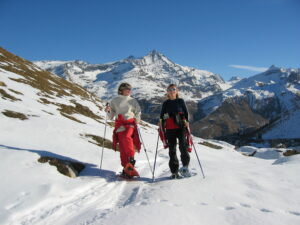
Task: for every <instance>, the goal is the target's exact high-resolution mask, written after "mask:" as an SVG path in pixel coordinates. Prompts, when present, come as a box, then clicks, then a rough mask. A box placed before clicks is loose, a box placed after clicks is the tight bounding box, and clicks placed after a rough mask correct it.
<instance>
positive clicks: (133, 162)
mask: <svg viewBox="0 0 300 225" xmlns="http://www.w3.org/2000/svg"><path fill="white" fill-rule="evenodd" d="M129 162H130V163H131V164H132V165H133V166H134V165H135V160H134V158H133V157H130V158H129Z"/></svg>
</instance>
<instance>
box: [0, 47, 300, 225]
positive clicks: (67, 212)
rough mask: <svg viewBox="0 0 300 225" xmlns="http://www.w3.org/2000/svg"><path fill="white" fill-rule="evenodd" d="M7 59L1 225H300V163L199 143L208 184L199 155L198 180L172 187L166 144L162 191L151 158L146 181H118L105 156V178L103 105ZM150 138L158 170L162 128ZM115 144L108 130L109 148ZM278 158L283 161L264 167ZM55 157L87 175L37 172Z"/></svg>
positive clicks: (144, 130) (1, 84)
mask: <svg viewBox="0 0 300 225" xmlns="http://www.w3.org/2000/svg"><path fill="white" fill-rule="evenodd" d="M0 51H1V52H0V60H1V61H0V62H1V66H0V67H1V69H0V89H1V92H0V97H1V98H0V124H1V130H0V158H1V163H0V171H1V172H0V173H1V183H0V187H1V192H0V209H1V210H0V224H3V225H4V224H5V225H7V224H8V225H15V224H30V225H31V224H43V225H46V224H49V225H52V224H57V225H65V224H72V225H79V224H92V225H99V224H105V225H110V224H112V225H115V224H124V225H127V224H128V225H135V224H138V225H148V224H164V225H169V224H170V225H171V224H172V225H174V224H190V225H198V224H203V225H220V224H222V225H227V224H228V225H240V224H248V225H265V224H276V225H286V224H290V225H297V224H299V223H300V203H299V201H298V199H299V198H300V191H299V190H300V189H299V187H300V181H299V179H298V171H299V169H300V163H299V162H300V158H299V155H295V156H290V157H283V156H282V155H281V154H279V153H278V152H277V151H276V150H277V149H262V150H261V151H260V152H262V153H261V154H260V155H261V156H262V157H245V156H243V155H242V154H240V153H239V152H238V151H235V150H234V147H233V146H232V145H229V144H227V143H225V142H221V141H213V140H210V141H205V140H203V139H200V138H194V143H195V147H196V149H197V152H198V155H199V157H200V160H201V163H202V166H203V169H204V173H205V175H206V178H205V179H203V178H202V174H201V170H200V168H199V164H198V161H197V159H196V157H195V153H194V152H192V153H191V163H190V169H191V171H192V172H193V173H197V175H196V176H193V177H191V178H188V179H182V180H169V179H168V176H169V175H170V172H169V169H168V152H167V150H165V149H163V147H162V144H161V143H159V146H158V158H157V165H156V170H155V177H156V180H155V182H151V181H152V180H151V178H152V174H151V172H150V169H149V166H148V162H147V159H146V155H145V152H144V149H142V151H141V153H140V154H137V155H136V159H137V163H136V166H137V169H138V170H139V172H140V175H141V179H140V180H139V181H133V182H126V181H120V180H117V179H116V178H115V172H119V171H121V169H122V168H121V166H120V163H119V161H120V160H119V153H118V152H114V151H112V150H111V149H107V148H104V160H103V165H102V170H101V171H100V170H99V162H100V156H101V147H99V146H97V145H95V144H93V140H89V139H87V138H86V136H85V134H93V135H98V136H102V137H103V134H104V116H105V114H104V112H103V111H102V109H101V106H102V103H101V102H99V101H97V99H96V98H95V97H93V96H92V95H90V94H89V93H87V92H85V91H84V90H82V89H80V88H79V87H78V86H76V85H73V84H71V83H68V82H66V83H64V81H63V80H62V79H60V78H56V77H55V76H53V75H51V74H49V73H46V72H44V71H40V70H39V69H38V68H37V67H35V66H34V65H32V64H31V63H29V62H28V61H25V60H22V59H20V58H18V57H15V56H13V55H11V54H9V53H8V52H6V51H4V50H3V49H0ZM3 65H5V66H3ZM28 72H30V73H28ZM60 85H63V86H60ZM77 88H78V89H77ZM62 90H64V91H65V92H62ZM80 90H82V92H81V91H80ZM41 99H44V100H41ZM45 99H46V100H45ZM47 101H49V102H52V103H49V102H47ZM63 105H64V106H63ZM67 105H69V106H73V107H67ZM79 105H81V106H79ZM83 106H86V107H87V108H84V107H83ZM67 109H68V110H67ZM70 109H72V110H70ZM76 109H77V111H76ZM87 109H89V110H90V111H88V110H87ZM8 111H14V112H17V113H22V114H23V115H24V116H26V117H27V119H25V120H22V119H24V117H23V116H20V114H16V113H15V114H13V113H6V112H8ZM3 113H4V114H3ZM13 115H14V116H16V117H11V116H13ZM140 130H141V134H142V137H143V140H144V141H145V146H146V148H147V153H148V156H149V159H150V163H151V165H153V162H154V156H155V148H156V141H157V137H158V136H157V127H156V126H153V125H149V124H145V125H144V126H140ZM111 136H112V127H110V126H107V133H106V138H111ZM207 146H209V147H207ZM217 148H221V149H218V150H217ZM281 150H284V149H281ZM270 151H273V152H277V154H273V155H272V157H269V156H268V157H267V156H266V157H264V154H263V152H270ZM262 154H263V155H262ZM45 155H47V156H55V157H58V158H67V159H72V160H77V161H81V162H83V163H85V165H86V168H85V169H84V170H83V171H82V172H81V174H80V176H79V177H77V178H75V179H72V178H69V177H66V176H63V175H61V174H60V173H58V172H57V170H56V168H55V167H52V166H50V165H49V164H41V163H39V162H37V159H38V158H39V156H45ZM258 156H259V155H258Z"/></svg>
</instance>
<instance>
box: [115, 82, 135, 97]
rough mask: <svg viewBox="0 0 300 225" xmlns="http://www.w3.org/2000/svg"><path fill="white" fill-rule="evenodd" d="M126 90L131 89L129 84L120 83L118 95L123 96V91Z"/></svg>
mask: <svg viewBox="0 0 300 225" xmlns="http://www.w3.org/2000/svg"><path fill="white" fill-rule="evenodd" d="M128 88H130V89H131V88H132V87H131V85H130V84H128V83H122V84H120V86H119V88H118V95H122V94H123V91H124V90H126V89H128Z"/></svg>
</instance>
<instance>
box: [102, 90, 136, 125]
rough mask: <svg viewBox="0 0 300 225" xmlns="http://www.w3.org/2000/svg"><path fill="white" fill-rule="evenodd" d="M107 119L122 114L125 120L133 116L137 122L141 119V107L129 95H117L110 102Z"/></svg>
mask: <svg viewBox="0 0 300 225" xmlns="http://www.w3.org/2000/svg"><path fill="white" fill-rule="evenodd" d="M110 109H111V110H110V113H109V114H108V116H109V119H113V118H114V117H115V116H118V115H119V114H122V115H123V117H124V119H125V120H128V119H131V118H135V119H136V121H137V122H140V120H141V108H140V105H139V103H138V102H137V101H136V100H135V99H134V98H132V97H130V96H124V95H119V96H117V97H115V98H114V99H113V100H111V102H110Z"/></svg>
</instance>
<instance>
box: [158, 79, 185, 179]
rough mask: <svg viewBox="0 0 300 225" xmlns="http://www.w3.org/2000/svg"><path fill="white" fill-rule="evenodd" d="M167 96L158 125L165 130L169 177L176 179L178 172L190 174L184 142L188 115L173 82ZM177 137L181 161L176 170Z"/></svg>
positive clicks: (177, 162)
mask: <svg viewBox="0 0 300 225" xmlns="http://www.w3.org/2000/svg"><path fill="white" fill-rule="evenodd" d="M167 97H168V100H166V101H164V103H163V106H162V110H161V113H160V127H162V128H163V130H164V131H165V137H166V139H167V143H168V146H169V156H170V161H169V167H170V170H171V173H172V175H171V178H172V179H176V178H180V176H179V174H178V172H180V174H181V175H182V176H185V177H186V176H190V172H189V169H188V165H189V162H190V155H189V153H188V147H187V142H186V127H187V126H188V119H189V115H188V111H187V107H186V105H185V102H184V100H183V99H181V98H179V96H178V88H177V86H176V85H175V84H171V85H169V87H168V88H167ZM177 139H178V141H179V150H180V158H181V162H182V168H180V170H178V169H179V161H178V158H177V154H176V145H177Z"/></svg>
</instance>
